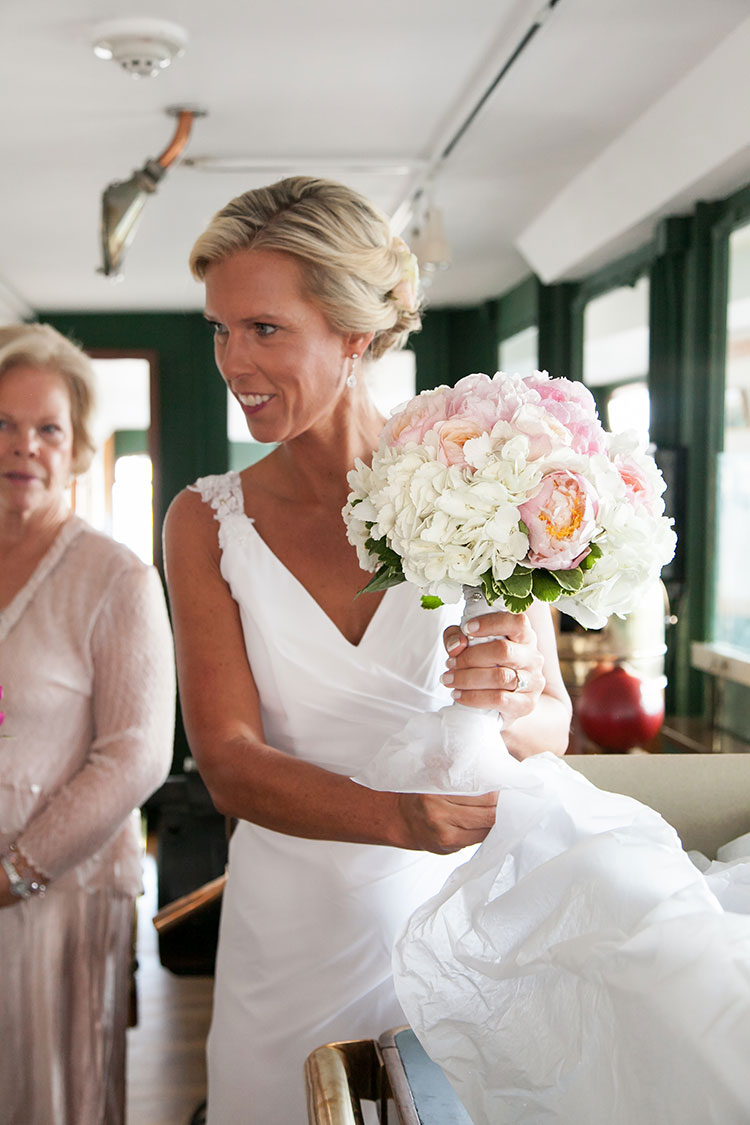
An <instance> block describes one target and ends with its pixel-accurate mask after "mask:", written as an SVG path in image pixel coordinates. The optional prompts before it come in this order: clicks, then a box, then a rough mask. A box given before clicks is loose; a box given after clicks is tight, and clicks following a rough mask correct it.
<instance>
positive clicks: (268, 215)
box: [190, 176, 421, 359]
mask: <svg viewBox="0 0 750 1125" xmlns="http://www.w3.org/2000/svg"><path fill="white" fill-rule="evenodd" d="M250 249H252V250H277V251H281V252H282V253H285V254H291V255H293V256H294V257H295V258H296V259H297V261H298V262H299V265H300V267H301V270H302V276H303V281H304V285H305V289H306V291H307V293H308V295H309V297H310V298H311V300H313V301H314V302H315V304H316V305H317V306H318V308H319V309H320V311H321V312H322V313H323V315H324V316H325V318H326V320H327V321H328V323H329V324H330V326H331V327H332V328H334V329H335V330H336V331H339V332H343V333H349V332H355V333H367V332H374V336H373V339H372V343H371V344H370V346H369V348H368V350H367V353H366V354H367V355H369V356H371V357H372V358H373V359H378V358H379V357H380V356H382V355H384V354H385V353H386V352H388V351H391V350H394V349H397V348H402V347H403V346H404V344H405V343H406V340H407V338H408V336H409V334H410V333H411V332H415V331H418V330H419V328H420V326H421V317H420V312H419V303H420V302H419V298H418V294H417V292H416V278H415V284H414V285H413V286H412V288H411V294H412V299H410V300H408V301H407V302H404V301H403V300H402V299H401V293H402V292H403V289H404V286H403V285H400V283H402V282H404V278H405V271H406V269H407V266H406V261H405V259H408V258H410V257H411V256H410V255H409V254H408V250H407V248H406V247H405V245H404V243H403V242H402V241H401V239H400V238H398V237H397V236H394V235H393V234H392V232H391V228H390V224H389V222H388V218H387V216H386V215H385V214H384V213H383V212H382V211H380V210H379V209H378V208H377V207H375V206H374V205H373V204H372V203H370V202H369V200H367V199H365V197H364V196H362V195H360V194H359V193H358V192H356V191H353V190H352V189H351V188H349V187H346V186H345V185H344V184H340V183H336V182H335V181H332V180H322V179H316V178H314V177H311V176H291V177H289V178H287V179H284V180H279V182H278V183H275V184H271V185H270V186H268V187H263V188H257V189H255V190H251V191H246V192H244V193H243V194H242V195H238V196H237V198H236V199H233V200H232V201H231V202H230V203H228V204H227V205H226V207H223V208H222V209H221V211H219V212H218V213H217V214H216V215H214V217H213V219H212V220H211V222H210V223H209V225H208V227H207V228H206V230H205V231H204V232H203V234H202V235H201V236H200V237H199V238H198V239H197V241H196V243H195V245H194V246H193V249H192V252H191V254H190V268H191V270H192V273H193V276H194V277H195V278H197V279H198V280H199V281H202V280H203V279H204V277H205V275H206V271H207V269H208V268H209V267H210V266H211V265H213V264H215V263H217V262H221V261H223V260H224V259H225V258H228V257H229V256H230V255H231V254H234V253H236V252H237V251H239V250H250ZM413 268H415V267H413ZM397 287H398V288H399V292H398V293H394V290H396V289H397Z"/></svg>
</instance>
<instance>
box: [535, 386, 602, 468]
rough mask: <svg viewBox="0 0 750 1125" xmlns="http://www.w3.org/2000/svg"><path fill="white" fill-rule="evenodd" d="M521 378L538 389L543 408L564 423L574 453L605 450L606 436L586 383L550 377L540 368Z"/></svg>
mask: <svg viewBox="0 0 750 1125" xmlns="http://www.w3.org/2000/svg"><path fill="white" fill-rule="evenodd" d="M524 382H525V384H526V386H527V387H530V388H532V389H533V390H535V391H536V392H537V394H538V395H539V397H540V399H541V405H542V406H543V407H544V409H545V410H548V411H549V413H550V414H551V415H552V416H553V417H554V418H556V419H557V420H558V422H560V423H561V424H562V425H563V426H565V428H566V430H567V431H568V433H569V434H570V443H571V446H572V448H573V449H574V450H575V452H576V453H586V454H589V455H590V454H593V453H604V452H605V450H606V448H607V436H606V433H605V431H604V428H603V426H602V424H601V422H600V421H599V417H598V415H597V413H596V403H595V401H594V396H593V395H592V394H591V391H590V390H589V389H588V387H585V386H584V385H583V383H578V382H576V381H575V380H572V379H550V378H549V376H548V375H547V374H546V373H545V372H543V371H535V372H534V374H533V375H527V376H525V378H524Z"/></svg>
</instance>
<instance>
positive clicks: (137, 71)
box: [93, 17, 188, 78]
mask: <svg viewBox="0 0 750 1125" xmlns="http://www.w3.org/2000/svg"><path fill="white" fill-rule="evenodd" d="M187 40H188V36H187V32H186V31H185V29H184V28H182V27H180V25H179V24H176V23H169V22H167V21H166V20H155V19H148V18H145V17H144V18H141V17H133V18H131V19H119V20H108V21H107V22H106V23H101V24H99V25H98V27H96V28H95V29H94V43H93V47H94V54H95V55H96V56H97V58H100V59H111V60H112V61H113V62H116V63H119V65H120V66H121V67H122V69H123V70H125V71H127V73H128V74H131V75H132V76H133V78H155V77H156V76H157V74H159V72H160V71H162V70H164V68H165V67H168V66H169V64H170V63H171V62H172V61H173V60H174V59H177V58H179V57H180V55H182V54H184V53H185V46H186V44H187Z"/></svg>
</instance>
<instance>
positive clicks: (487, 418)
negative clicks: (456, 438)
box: [448, 375, 510, 434]
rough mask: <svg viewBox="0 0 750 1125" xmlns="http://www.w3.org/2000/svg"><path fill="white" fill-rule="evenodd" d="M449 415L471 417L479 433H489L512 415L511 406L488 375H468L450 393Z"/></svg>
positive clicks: (452, 416)
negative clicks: (503, 400) (502, 400)
mask: <svg viewBox="0 0 750 1125" xmlns="http://www.w3.org/2000/svg"><path fill="white" fill-rule="evenodd" d="M448 415H449V417H451V418H455V417H460V418H467V419H471V420H472V421H473V422H475V423H476V424H477V426H478V427H479V433H487V434H489V433H490V432H491V431H492V427H493V426H494V425H495V423H496V422H499V421H500V419H505V420H507V419H508V418H509V417H510V408H509V407H508V406H505V405H504V404H503V403H502V402H501V401H500V398H499V395H498V389H497V387H496V386H494V385H493V382H492V380H491V379H490V377H489V376H488V375H466V376H464V378H463V379H459V381H458V382H457V383H456V385H455V387H453V388H452V389H451V390H450V391H449V393H448Z"/></svg>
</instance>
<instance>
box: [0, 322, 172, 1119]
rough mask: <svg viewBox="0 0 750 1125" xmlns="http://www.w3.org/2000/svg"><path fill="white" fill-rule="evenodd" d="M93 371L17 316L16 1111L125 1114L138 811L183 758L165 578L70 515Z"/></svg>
mask: <svg viewBox="0 0 750 1125" xmlns="http://www.w3.org/2000/svg"><path fill="white" fill-rule="evenodd" d="M92 378H93V373H92V370H91V366H90V363H89V361H88V359H87V358H86V356H85V355H84V354H83V353H82V352H81V351H80V350H79V349H78V348H77V347H75V346H74V345H73V344H72V343H71V342H70V341H68V340H66V339H65V338H64V337H63V336H61V335H60V334H59V333H58V332H56V331H55V330H54V329H53V328H51V327H49V326H46V325H38V324H33V325H23V326H14V327H9V328H0V560H1V561H0V683H1V684H2V686H3V709H4V712H5V720H4V723H3V727H2V731H1V732H0V733H1V734H2V736H3V737H2V738H0V950H2V961H3V969H2V982H3V983H2V987H0V1120H1V1121H2V1122H3V1123H4V1125H9V1123H13V1125H101V1123H102V1122H106V1123H108V1125H110V1123H121V1122H123V1121H124V1100H125V1098H124V1094H125V1085H124V1069H125V1068H124V1060H125V1029H126V1025H127V998H128V975H129V973H128V971H129V962H130V943H131V934H132V925H133V902H134V898H135V896H136V895H137V894H138V893H139V890H140V885H141V870H140V845H139V835H138V829H137V824H136V823H135V822H134V817H133V815H132V812H133V809H134V808H135V807H136V806H138V805H140V804H142V803H143V802H144V801H145V800H146V798H147V797H148V796H149V795H150V794H151V793H152V792H153V790H154V789H155V788H156V787H157V786H158V785H159V784H160V783H161V782H162V781H163V779H164V777H165V775H166V773H167V771H168V768H169V763H170V760H171V751H172V728H173V721H174V682H173V681H174V669H173V655H172V647H171V635H170V629H169V623H168V619H167V614H166V607H165V603H164V597H163V593H162V589H161V585H160V582H159V577H158V575H157V573H156V571H155V570H154V569H153V568H151V567H147V566H145V565H144V564H143V563H141V562H140V560H139V559H137V558H136V557H135V555H133V554H132V552H131V551H129V550H128V549H127V548H126V547H123V546H121V545H120V544H118V543H115V542H114V541H113V540H111V539H109V538H108V537H106V536H104V535H101V534H99V533H98V532H95V531H93V530H92V529H91V528H90V527H88V526H87V524H85V523H84V522H83V520H81V519H80V518H78V517H77V516H75V515H74V514H72V512H71V510H70V508H69V506H68V503H67V498H66V490H67V488H68V486H69V484H70V482H71V479H72V477H73V475H74V474H76V473H78V472H80V471H82V470H83V469H85V468H86V466H87V464H88V462H89V460H90V456H91V451H92V443H91V439H90V436H89V431H88V416H89V412H90V408H91V403H92Z"/></svg>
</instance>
